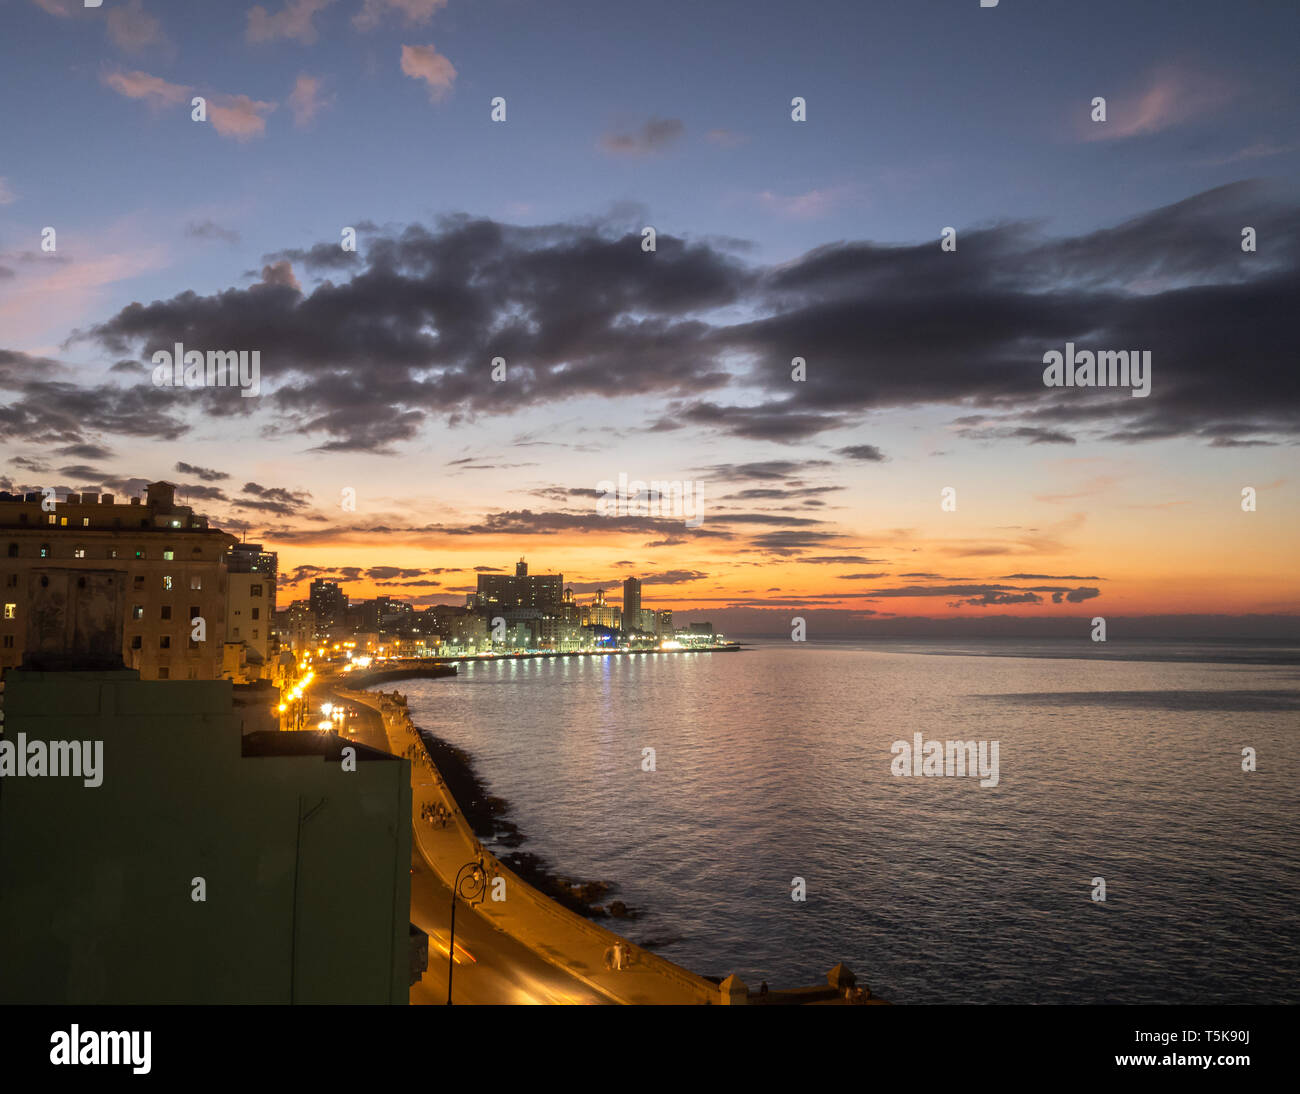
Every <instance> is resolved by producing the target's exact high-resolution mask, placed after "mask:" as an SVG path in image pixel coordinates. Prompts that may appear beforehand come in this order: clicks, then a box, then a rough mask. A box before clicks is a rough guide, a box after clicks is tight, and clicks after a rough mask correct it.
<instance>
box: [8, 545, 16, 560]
mask: <svg viewBox="0 0 1300 1094" xmlns="http://www.w3.org/2000/svg"><path fill="white" fill-rule="evenodd" d="M9 557H10V558H17V557H18V544H16V543H11V544H9Z"/></svg>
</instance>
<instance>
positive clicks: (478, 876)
mask: <svg viewBox="0 0 1300 1094" xmlns="http://www.w3.org/2000/svg"><path fill="white" fill-rule="evenodd" d="M466 870H468V871H469V873H468V874H467V873H466V872H465V871H466ZM487 883H488V876H487V869H486V868H485V867H484V866H483V856H482V855H481V854H480V855H479V857H478V860H477V861H475V862H467V863H465V865H464V866H462V867H461V868H460V869H459V870H457V871H456V881H455V883H454V884H453V885H452V887H451V943H450V945H448V947H447V1006H451V974H452V970H453V969H455V967H456V897H457V896H460V897H463V898H464V900H465V902H466V903H467V904H468V905H469V906H470V907H471V908H472V907H473V906H474V905H475V904H477V903H478V902H479V901H480V900H482V899H483V896H484V894H485V893H486V892H487Z"/></svg>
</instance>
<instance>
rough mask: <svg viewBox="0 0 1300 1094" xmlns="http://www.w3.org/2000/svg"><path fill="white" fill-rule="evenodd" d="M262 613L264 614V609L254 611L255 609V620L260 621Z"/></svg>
mask: <svg viewBox="0 0 1300 1094" xmlns="http://www.w3.org/2000/svg"><path fill="white" fill-rule="evenodd" d="M261 613H262V609H261V608H254V609H253V618H254V619H260V618H261Z"/></svg>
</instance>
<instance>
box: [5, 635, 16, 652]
mask: <svg viewBox="0 0 1300 1094" xmlns="http://www.w3.org/2000/svg"><path fill="white" fill-rule="evenodd" d="M13 648H14V636H13V635H12V634H6V635H5V649H7V650H11V649H13Z"/></svg>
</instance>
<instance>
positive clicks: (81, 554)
mask: <svg viewBox="0 0 1300 1094" xmlns="http://www.w3.org/2000/svg"><path fill="white" fill-rule="evenodd" d="M72 557H73V558H85V557H86V549H85V548H84V547H77V548H75V549H74V550H73V552H72Z"/></svg>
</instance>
